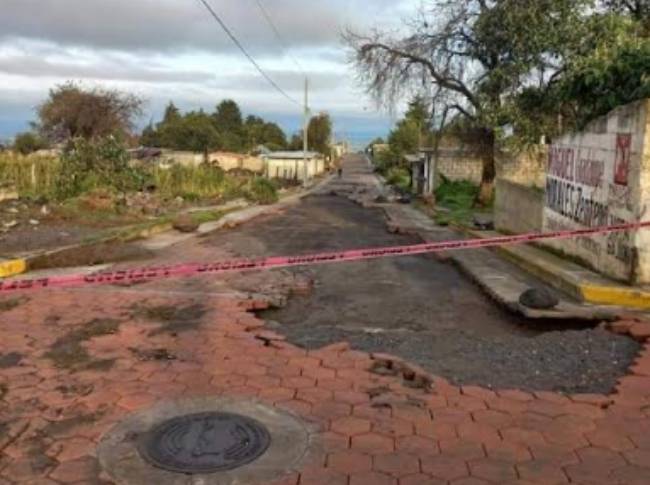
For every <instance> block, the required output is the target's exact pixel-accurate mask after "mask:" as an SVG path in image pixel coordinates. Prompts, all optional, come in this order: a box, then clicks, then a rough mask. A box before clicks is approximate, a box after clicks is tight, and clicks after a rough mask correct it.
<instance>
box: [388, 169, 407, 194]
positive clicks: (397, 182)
mask: <svg viewBox="0 0 650 485" xmlns="http://www.w3.org/2000/svg"><path fill="white" fill-rule="evenodd" d="M386 181H387V182H388V183H389V184H390V185H394V186H395V187H398V188H399V189H401V190H403V191H404V192H409V191H410V190H411V174H410V173H409V171H408V169H406V168H403V167H391V168H389V169H388V171H387V172H386Z"/></svg>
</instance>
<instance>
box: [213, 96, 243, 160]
mask: <svg viewBox="0 0 650 485" xmlns="http://www.w3.org/2000/svg"><path fill="white" fill-rule="evenodd" d="M213 120H214V126H215V128H216V129H217V131H218V132H219V133H220V135H221V141H222V144H223V145H222V148H223V149H225V150H228V151H233V152H239V151H243V149H244V122H243V119H242V113H241V110H240V109H239V106H238V105H237V103H236V102H234V101H233V100H230V99H227V100H224V101H222V102H221V103H219V105H218V106H217V109H216V111H215V113H214V115H213Z"/></svg>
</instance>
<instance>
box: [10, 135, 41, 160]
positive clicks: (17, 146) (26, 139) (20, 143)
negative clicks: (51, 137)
mask: <svg viewBox="0 0 650 485" xmlns="http://www.w3.org/2000/svg"><path fill="white" fill-rule="evenodd" d="M45 147H47V143H46V142H45V140H43V139H42V138H41V137H40V136H39V135H37V134H36V133H33V132H31V131H28V132H25V133H20V134H19V135H16V139H15V140H14V150H16V151H17V152H18V153H20V154H22V155H29V154H30V153H34V152H35V151H38V150H41V149H42V148H45Z"/></svg>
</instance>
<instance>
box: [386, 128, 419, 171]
mask: <svg viewBox="0 0 650 485" xmlns="http://www.w3.org/2000/svg"><path fill="white" fill-rule="evenodd" d="M420 126H421V125H419V124H418V122H417V121H415V120H413V119H409V118H405V119H403V120H401V121H399V122H398V123H397V125H396V127H395V129H394V130H392V131H391V132H390V134H389V135H388V144H389V146H390V155H391V159H392V160H393V161H394V162H399V161H401V160H402V158H403V157H404V155H406V154H408V153H414V152H415V151H417V149H418V148H419V146H418V145H419V144H420V139H421V137H420Z"/></svg>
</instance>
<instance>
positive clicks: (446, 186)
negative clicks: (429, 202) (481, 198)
mask: <svg viewBox="0 0 650 485" xmlns="http://www.w3.org/2000/svg"><path fill="white" fill-rule="evenodd" d="M478 190H479V188H478V186H477V185H474V184H473V183H472V182H469V181H467V180H461V181H451V180H448V179H447V178H445V177H444V176H443V177H442V183H441V184H440V186H439V187H438V188H437V189H436V203H438V204H440V205H442V206H444V207H447V208H448V209H452V210H454V209H471V208H472V206H473V205H474V200H475V199H476V196H477V195H478Z"/></svg>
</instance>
